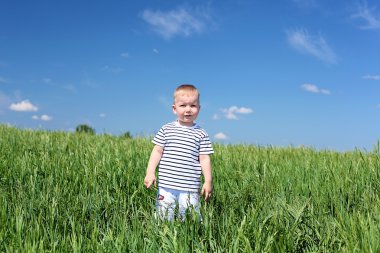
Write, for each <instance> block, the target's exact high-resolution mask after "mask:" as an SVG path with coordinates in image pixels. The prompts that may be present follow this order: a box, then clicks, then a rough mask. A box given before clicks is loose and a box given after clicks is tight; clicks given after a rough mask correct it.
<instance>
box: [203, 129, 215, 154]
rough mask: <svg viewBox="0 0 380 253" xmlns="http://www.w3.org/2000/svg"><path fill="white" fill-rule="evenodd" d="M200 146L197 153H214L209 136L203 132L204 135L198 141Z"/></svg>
mask: <svg viewBox="0 0 380 253" xmlns="http://www.w3.org/2000/svg"><path fill="white" fill-rule="evenodd" d="M199 144H200V148H199V154H200V155H209V154H213V153H214V149H213V148H212V144H211V141H210V137H209V136H208V134H205V136H204V137H203V138H202V139H201V141H200V143H199Z"/></svg>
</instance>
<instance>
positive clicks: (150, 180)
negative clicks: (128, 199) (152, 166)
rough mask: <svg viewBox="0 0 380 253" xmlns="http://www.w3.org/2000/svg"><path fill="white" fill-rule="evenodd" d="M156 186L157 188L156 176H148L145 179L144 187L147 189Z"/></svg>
mask: <svg viewBox="0 0 380 253" xmlns="http://www.w3.org/2000/svg"><path fill="white" fill-rule="evenodd" d="M152 184H153V185H154V187H156V176H155V175H149V174H147V175H146V176H145V179H144V185H145V186H146V188H148V189H150V187H151V186H152Z"/></svg>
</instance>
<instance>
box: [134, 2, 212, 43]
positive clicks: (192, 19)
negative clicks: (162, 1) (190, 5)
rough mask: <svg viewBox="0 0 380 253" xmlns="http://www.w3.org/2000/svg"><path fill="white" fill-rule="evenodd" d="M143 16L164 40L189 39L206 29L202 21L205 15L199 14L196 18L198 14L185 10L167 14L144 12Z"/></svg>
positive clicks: (181, 9) (172, 11)
mask: <svg viewBox="0 0 380 253" xmlns="http://www.w3.org/2000/svg"><path fill="white" fill-rule="evenodd" d="M141 16H142V19H144V21H145V22H147V23H148V24H149V25H150V26H151V28H152V29H153V30H154V31H155V32H156V33H158V34H159V35H161V36H162V37H163V38H164V39H171V38H172V37H174V36H177V35H179V36H184V37H189V36H191V35H193V34H194V33H201V32H203V31H204V29H205V24H204V22H203V21H202V19H203V18H204V15H203V14H201V15H199V14H198V15H197V17H196V13H191V12H190V10H187V9H184V8H179V9H176V10H171V11H167V12H162V11H151V10H144V11H143V13H142V15H141Z"/></svg>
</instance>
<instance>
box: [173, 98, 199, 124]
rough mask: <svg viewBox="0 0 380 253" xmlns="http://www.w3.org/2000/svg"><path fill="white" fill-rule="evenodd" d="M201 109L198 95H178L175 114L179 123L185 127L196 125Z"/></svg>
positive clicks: (174, 108)
mask: <svg viewBox="0 0 380 253" xmlns="http://www.w3.org/2000/svg"><path fill="white" fill-rule="evenodd" d="M199 109H200V106H199V99H198V94H195V93H183V94H178V95H177V96H176V97H175V99H174V104H173V112H174V113H175V114H176V115H177V119H178V122H179V123H180V124H181V125H183V126H192V125H194V120H195V119H196V118H197V116H198V113H199Z"/></svg>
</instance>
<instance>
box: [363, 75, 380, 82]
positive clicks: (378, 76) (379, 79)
mask: <svg viewBox="0 0 380 253" xmlns="http://www.w3.org/2000/svg"><path fill="white" fill-rule="evenodd" d="M362 78H363V79H368V80H376V81H380V75H365V76H363V77H362Z"/></svg>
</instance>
